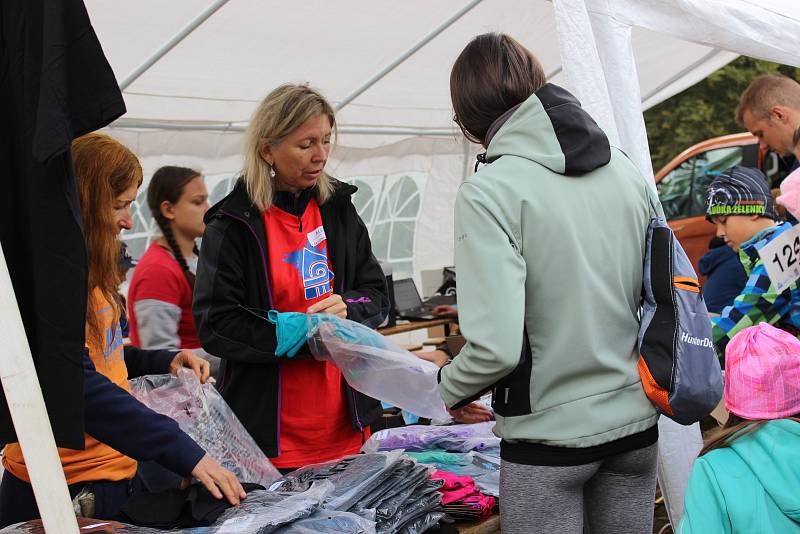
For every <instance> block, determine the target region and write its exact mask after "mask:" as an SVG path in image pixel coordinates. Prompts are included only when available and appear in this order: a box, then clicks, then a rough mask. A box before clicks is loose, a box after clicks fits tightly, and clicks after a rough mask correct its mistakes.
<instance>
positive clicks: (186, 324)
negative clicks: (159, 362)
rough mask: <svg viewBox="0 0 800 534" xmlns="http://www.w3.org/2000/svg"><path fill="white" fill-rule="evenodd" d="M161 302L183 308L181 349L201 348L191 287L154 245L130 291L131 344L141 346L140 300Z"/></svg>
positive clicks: (139, 266) (167, 255) (175, 263)
mask: <svg viewBox="0 0 800 534" xmlns="http://www.w3.org/2000/svg"><path fill="white" fill-rule="evenodd" d="M148 299H154V300H160V301H162V302H166V303H168V304H174V305H175V306H178V307H180V309H181V318H180V322H179V323H178V338H179V339H180V343H181V344H180V347H179V348H181V349H199V348H200V347H201V344H200V338H199V337H198V335H197V328H196V327H195V324H194V317H193V316H192V287H191V286H190V285H189V281H188V280H187V279H186V275H185V274H184V272H183V269H181V266H180V265H178V261H177V260H176V259H175V258H174V257H173V256H172V254H171V253H170V252H169V251H168V250H166V249H165V248H164V247H162V246H161V245H159V244H158V243H153V244H151V245H150V248H148V249H147V252H145V253H144V255H143V256H142V258H141V259H140V260H139V263H138V264H137V265H136V269H134V271H133V279H132V280H131V285H130V288H129V289H128V316H129V318H130V325H131V342H132V343H133V344H134V345H135V346H137V347H141V346H142V343H141V340H140V339H139V323H138V321H137V319H136V303H137V302H138V301H140V300H148Z"/></svg>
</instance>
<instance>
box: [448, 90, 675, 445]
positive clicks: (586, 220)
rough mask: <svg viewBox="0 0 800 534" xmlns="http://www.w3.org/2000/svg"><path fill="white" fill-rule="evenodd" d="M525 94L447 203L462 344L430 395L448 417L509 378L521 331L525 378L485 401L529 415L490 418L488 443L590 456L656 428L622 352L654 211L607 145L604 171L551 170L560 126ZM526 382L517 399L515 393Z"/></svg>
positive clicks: (562, 161) (631, 343)
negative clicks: (527, 350) (597, 448)
mask: <svg viewBox="0 0 800 534" xmlns="http://www.w3.org/2000/svg"><path fill="white" fill-rule="evenodd" d="M537 94H538V92H537ZM537 94H534V95H532V96H531V97H529V98H528V100H526V101H525V102H524V103H523V104H522V105H521V106H520V107H519V108H518V109H517V110H516V111H515V112H514V113H513V115H512V116H511V117H510V118H509V119H508V121H507V122H506V123H505V124H504V125H503V126H502V127H500V129H499V130H498V132H497V134H496V135H495V136H494V137H493V138H492V140H491V141H490V143H489V146H488V150H487V158H488V161H490V162H491V163H489V164H488V165H485V166H483V167H482V168H481V169H480V170H479V171H478V172H477V173H475V174H474V175H472V176H471V177H470V178H468V179H467V180H466V181H465V182H464V183H463V184H462V185H461V187H460V189H459V191H458V194H457V197H456V203H455V262H456V270H457V272H458V304H459V325H460V328H461V330H462V332H463V334H464V337H465V338H466V340H467V343H466V345H465V346H464V348H463V349H462V350H461V352H460V354H459V355H458V357H456V358H454V359H453V361H452V363H451V364H449V365H446V366H445V367H443V368H442V371H441V375H440V377H441V383H440V386H439V390H440V392H441V394H442V397H443V399H444V400H445V402H446V404H447V405H448V406H449V407H453V406H455V405H457V404H459V403H462V402H464V401H466V400H468V399H470V398H475V397H476V396H477V395H479V394H481V393H482V392H484V391H486V390H488V389H490V388H492V387H493V386H495V385H496V384H497V383H498V382H499V381H500V380H502V379H504V378H506V377H508V375H509V374H511V373H515V372H517V373H518V372H519V371H518V368H517V366H518V364H519V362H520V352H521V348H522V341H523V332H527V336H528V341H529V343H530V346H531V355H532V372H531V376H530V380H529V381H527V382H525V381H523V382H522V384H520V383H519V382H518V381H514V383H513V384H509V387H508V388H506V387H503V388H501V389H499V390H498V391H497V392H496V395H498V396H496V398H495V400H500V401H502V400H503V399H506V398H512V399H519V397H520V396H522V397H525V398H526V399H527V400H528V401H529V406H522V407H520V406H517V407H516V408H515V409H514V410H512V412H513V413H512V415H510V416H504V415H503V410H502V409H498V408H495V411H496V416H497V426H496V428H495V433H496V434H498V435H499V436H501V437H502V438H503V439H506V440H523V441H532V442H536V443H541V444H545V445H555V446H565V447H589V446H594V445H600V444H603V443H607V442H609V441H613V440H616V439H619V438H623V437H625V436H629V435H631V434H635V433H637V432H642V431H644V430H647V429H649V428H651V427H652V426H654V425H655V424H656V422H657V420H658V416H657V414H656V411H655V409H654V408H653V406H652V404H651V403H650V401H649V400H648V399H647V397H646V396H645V394H644V392H643V389H642V384H641V380H640V378H639V372H638V369H637V360H638V355H637V354H636V348H635V347H636V338H637V333H638V328H639V320H638V315H637V313H638V309H639V302H640V297H641V288H642V269H643V267H642V266H643V261H644V246H645V236H646V232H647V226H648V223H649V220H650V218H651V216H653V215H654V214H656V213H657V211H656V210H654V209H653V208H652V207H651V206H655V207H656V208H657V209H660V203H659V201H658V198H657V196H656V193H655V188H654V186H653V184H652V183H648V182H647V180H646V179H645V178H644V177H643V176H642V174H641V173H640V172H639V171H638V169H636V167H635V166H634V165H633V163H632V162H631V161H630V160H629V159H628V158H627V157H626V156H625V155H624V154H623V153H622V152H621V151H620V150H619V149H617V148H614V147H612V148H611V150H610V154H611V155H610V161H609V162H608V163H607V164H605V165H602V166H600V167H598V168H595V169H594V170H591V171H588V172H585V173H581V174H576V173H572V174H570V175H567V174H564V172H565V168H566V167H569V165H568V164H569V163H571V162H570V160H569V158H567V156H566V155H565V153H564V152H562V148H561V145H560V142H559V138H558V136H557V134H556V131H557V130H559V135H562V134H563V130H561V129H560V128H559V127H557V126H558V125H554V124H553V119H552V118H551V117H552V115H548V111H547V109H546V108H545V106H544V105H543V103H542V101H540V99H539V97H538V96H537ZM573 107H575V108H576V109H577V111H576V113H575V114H574V116H573V118H576V120H578V121H579V120H581V117H580V115H579V113H578V112H579V111H580V108H579V107H577V106H573ZM550 112H551V113H552V112H553V109H551V110H550ZM580 113H583V114H584V115H585V112H582V111H580ZM587 117H588V115H587ZM565 124H567V123H566V122H565ZM573 124H574V123H573ZM567 126H569V124H567ZM579 133H580V132H578V134H576V135H579ZM585 146H597V145H596V144H592V143H588V144H586V145H585ZM572 148H573V149H574V148H575V147H574V146H573V147H572ZM567 153H568V154H569V155H570V157H572V158H579V157H580V155H581V151H580V150H578V151H575V150H573V151H572V152H569V151H568V152H567ZM572 163H573V165H574V162H572ZM525 386H527V387H528V389H529V391H528V392H525V391H521V390H519V389H514V388H520V387H525ZM523 404H524V403H523Z"/></svg>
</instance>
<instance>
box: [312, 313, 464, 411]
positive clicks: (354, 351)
mask: <svg viewBox="0 0 800 534" xmlns="http://www.w3.org/2000/svg"><path fill="white" fill-rule="evenodd" d="M308 320H309V327H308V333H309V334H308V335H309V340H308V344H309V347H310V348H311V353H312V354H313V355H314V357H315V358H317V359H318V360H324V361H330V362H332V363H333V364H334V365H336V367H338V368H339V369H340V370H341V371H342V375H343V376H344V378H345V380H347V383H348V384H350V386H352V387H353V388H354V389H355V390H357V391H360V392H361V393H364V394H365V395H369V396H370V397H373V398H375V399H379V400H382V401H386V402H388V403H389V404H392V405H393V406H397V407H399V408H402V409H404V410H407V411H409V412H411V413H413V414H416V415H419V416H421V417H427V418H430V419H446V418H447V417H448V413H447V410H446V409H445V405H444V401H443V400H442V397H441V395H439V391H438V381H437V378H436V375H437V373H438V372H439V368H438V367H437V366H436V365H434V364H433V363H431V362H428V361H425V360H423V359H421V358H417V357H416V356H414V355H413V354H411V353H410V352H408V351H407V350H405V349H402V348H400V347H398V346H397V345H395V344H393V343H392V342H391V341H389V340H388V339H387V338H385V337H384V336H382V335H380V334H379V333H377V332H375V331H374V330H372V329H371V328H368V327H366V326H364V325H362V324H359V323H356V322H355V321H349V320H347V319H338V318H336V317H333V316H325V317H323V316H320V315H309V319H308Z"/></svg>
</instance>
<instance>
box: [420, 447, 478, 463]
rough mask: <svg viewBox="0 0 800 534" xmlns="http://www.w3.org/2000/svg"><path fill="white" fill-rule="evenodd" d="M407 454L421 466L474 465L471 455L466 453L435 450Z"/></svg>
mask: <svg viewBox="0 0 800 534" xmlns="http://www.w3.org/2000/svg"><path fill="white" fill-rule="evenodd" d="M405 454H406V455H408V456H410V457H411V458H413V459H415V460H416V461H418V462H419V463H421V464H444V465H469V464H471V463H472V457H471V455H470V453H465V452H447V451H443V450H441V449H433V450H430V451H425V452H406V453H405Z"/></svg>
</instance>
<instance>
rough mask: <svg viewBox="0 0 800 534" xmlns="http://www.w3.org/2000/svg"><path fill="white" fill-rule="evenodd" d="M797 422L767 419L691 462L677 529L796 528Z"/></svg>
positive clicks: (710, 533)
mask: <svg viewBox="0 0 800 534" xmlns="http://www.w3.org/2000/svg"><path fill="white" fill-rule="evenodd" d="M798 448H800V423H797V422H796V421H792V420H789V419H778V420H776V421H769V422H768V423H766V424H765V425H764V426H763V427H761V428H760V429H758V430H756V431H755V432H753V433H751V434H747V435H745V436H743V437H741V438H739V439H737V440H735V441H734V442H733V443H732V444H731V445H730V446H728V447H723V448H720V449H715V450H713V451H711V452H709V453H708V454H705V455H703V456H701V457H699V458H698V459H697V460H695V461H694V466H693V467H692V474H691V475H690V476H689V485H688V487H687V490H686V504H685V511H684V515H683V519H682V520H681V525H680V528H679V529H678V532H680V533H681V534H692V533H702V534H716V533H723V532H724V533H742V534H744V533H748V534H749V533H752V532H759V533H773V532H774V533H781V534H790V533H792V532H794V533H798V532H800V463H798V461H797V450H798Z"/></svg>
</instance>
